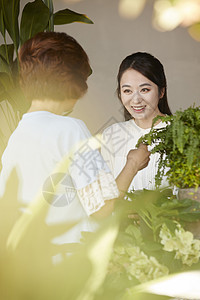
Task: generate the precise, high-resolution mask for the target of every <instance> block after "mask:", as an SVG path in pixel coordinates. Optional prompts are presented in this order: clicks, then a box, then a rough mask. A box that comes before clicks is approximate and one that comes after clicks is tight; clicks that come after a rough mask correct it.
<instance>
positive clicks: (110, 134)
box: [101, 119, 168, 191]
mask: <svg viewBox="0 0 200 300" xmlns="http://www.w3.org/2000/svg"><path fill="white" fill-rule="evenodd" d="M165 126H166V123H164V122H160V123H159V124H157V125H156V126H155V128H162V127H165ZM149 131H150V128H147V129H143V128H140V127H139V126H137V125H136V123H135V121H134V120H133V119H131V120H129V121H126V122H120V123H116V124H113V125H111V126H110V127H108V128H106V129H105V130H104V132H103V143H102V149H101V153H102V156H103V158H104V160H105V161H106V162H107V164H108V166H109V167H110V170H111V171H112V173H113V175H114V177H115V178H116V177H117V176H118V175H119V173H120V172H121V171H122V169H123V167H124V166H125V164H126V159H127V155H128V152H129V151H130V150H131V149H135V148H136V147H135V146H136V144H137V142H138V139H139V138H140V137H141V136H143V135H145V134H146V133H148V132H149ZM149 150H151V147H149ZM158 158H159V154H158V153H155V154H151V156H150V162H149V164H148V166H147V167H146V168H144V169H142V170H140V171H138V173H137V174H136V176H135V177H134V178H133V180H132V182H131V184H130V187H129V191H131V190H133V189H134V190H141V189H155V175H156V173H157V165H158ZM167 185H168V182H167V179H166V177H164V178H163V181H162V186H163V187H164V186H167Z"/></svg>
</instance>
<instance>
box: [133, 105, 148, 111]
mask: <svg viewBox="0 0 200 300" xmlns="http://www.w3.org/2000/svg"><path fill="white" fill-rule="evenodd" d="M144 108H145V106H137V107H133V109H134V110H136V111H141V110H143V109H144Z"/></svg>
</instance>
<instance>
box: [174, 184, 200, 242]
mask: <svg viewBox="0 0 200 300" xmlns="http://www.w3.org/2000/svg"><path fill="white" fill-rule="evenodd" d="M178 198H179V199H185V198H189V199H191V200H195V201H198V202H200V187H199V188H198V189H195V188H189V189H179V191H178ZM186 230H189V231H191V232H192V233H193V235H194V237H195V238H198V239H200V221H196V222H187V224H186Z"/></svg>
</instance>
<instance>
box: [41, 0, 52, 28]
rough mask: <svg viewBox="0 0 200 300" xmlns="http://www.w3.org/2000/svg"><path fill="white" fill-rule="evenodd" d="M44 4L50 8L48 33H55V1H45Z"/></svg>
mask: <svg viewBox="0 0 200 300" xmlns="http://www.w3.org/2000/svg"><path fill="white" fill-rule="evenodd" d="M43 2H44V3H45V4H46V6H47V7H48V8H49V13H50V18H49V24H48V27H47V30H48V31H54V20H53V12H54V7H53V0H43Z"/></svg>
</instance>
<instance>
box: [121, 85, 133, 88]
mask: <svg viewBox="0 0 200 300" xmlns="http://www.w3.org/2000/svg"><path fill="white" fill-rule="evenodd" d="M123 87H131V85H130V84H123V85H122V88H123Z"/></svg>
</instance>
